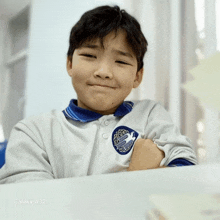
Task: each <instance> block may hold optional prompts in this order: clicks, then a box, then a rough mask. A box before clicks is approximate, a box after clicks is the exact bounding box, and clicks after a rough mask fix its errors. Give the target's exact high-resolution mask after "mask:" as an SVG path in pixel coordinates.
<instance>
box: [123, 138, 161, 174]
mask: <svg viewBox="0 0 220 220" xmlns="http://www.w3.org/2000/svg"><path fill="white" fill-rule="evenodd" d="M164 156H165V154H164V152H163V151H161V150H160V149H159V148H158V147H157V145H156V144H154V142H153V141H152V140H150V139H138V140H137V141H136V143H135V145H134V149H133V153H132V155H131V162H130V164H129V167H128V169H127V170H128V171H134V170H147V169H154V168H159V167H160V162H161V160H162V159H163V158H164Z"/></svg>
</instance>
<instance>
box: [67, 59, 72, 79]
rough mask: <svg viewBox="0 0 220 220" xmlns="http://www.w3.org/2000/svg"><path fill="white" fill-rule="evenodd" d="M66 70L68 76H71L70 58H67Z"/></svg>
mask: <svg viewBox="0 0 220 220" xmlns="http://www.w3.org/2000/svg"><path fill="white" fill-rule="evenodd" d="M66 69H67V72H68V74H69V76H72V71H71V70H72V59H71V57H67V61H66Z"/></svg>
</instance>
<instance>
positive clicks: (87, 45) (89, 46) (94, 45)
mask: <svg viewBox="0 0 220 220" xmlns="http://www.w3.org/2000/svg"><path fill="white" fill-rule="evenodd" d="M84 47H85V48H92V49H94V48H99V47H100V46H99V45H96V44H83V45H82V48H84Z"/></svg>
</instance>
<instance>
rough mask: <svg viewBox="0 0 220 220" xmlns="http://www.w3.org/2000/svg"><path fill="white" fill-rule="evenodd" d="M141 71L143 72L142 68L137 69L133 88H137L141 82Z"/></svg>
mask: <svg viewBox="0 0 220 220" xmlns="http://www.w3.org/2000/svg"><path fill="white" fill-rule="evenodd" d="M143 73H144V68H141V69H140V70H139V71H137V73H136V78H135V80H134V84H133V88H137V87H138V86H139V85H140V84H141V81H142V79H143Z"/></svg>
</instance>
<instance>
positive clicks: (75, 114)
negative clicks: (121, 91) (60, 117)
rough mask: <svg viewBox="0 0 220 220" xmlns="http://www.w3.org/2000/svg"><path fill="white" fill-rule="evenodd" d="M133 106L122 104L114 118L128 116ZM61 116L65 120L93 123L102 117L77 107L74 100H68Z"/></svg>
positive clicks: (129, 103)
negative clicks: (64, 117) (67, 104)
mask: <svg viewBox="0 0 220 220" xmlns="http://www.w3.org/2000/svg"><path fill="white" fill-rule="evenodd" d="M133 105H134V103H133V102H128V101H125V102H123V103H122V104H121V105H120V106H119V107H118V108H117V110H116V111H115V113H114V116H117V117H122V116H124V115H126V114H128V113H129V112H130V111H131V110H132V108H133ZM63 114H64V115H65V116H66V118H69V119H72V120H74V121H80V122H89V121H94V120H97V119H99V118H101V117H102V116H103V115H101V114H99V113H96V112H93V111H90V110H87V109H84V108H80V107H78V106H77V100H76V99H72V100H70V104H69V106H68V107H67V108H66V109H65V110H63Z"/></svg>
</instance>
